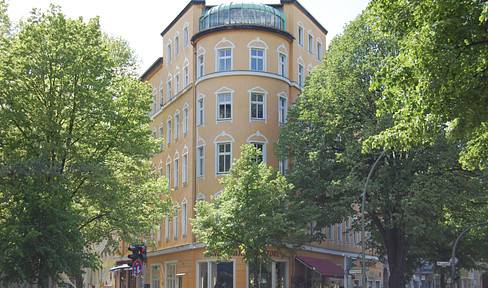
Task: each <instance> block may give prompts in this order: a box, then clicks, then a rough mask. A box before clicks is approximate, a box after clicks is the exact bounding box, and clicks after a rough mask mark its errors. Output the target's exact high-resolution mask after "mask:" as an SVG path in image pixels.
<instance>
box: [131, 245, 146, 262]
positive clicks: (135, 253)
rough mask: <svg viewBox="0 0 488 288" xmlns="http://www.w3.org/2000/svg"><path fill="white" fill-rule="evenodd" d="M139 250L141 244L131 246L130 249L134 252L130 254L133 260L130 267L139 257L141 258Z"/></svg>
mask: <svg viewBox="0 0 488 288" xmlns="http://www.w3.org/2000/svg"><path fill="white" fill-rule="evenodd" d="M144 247H145V246H144ZM139 250H140V246H139V245H132V246H129V251H131V252H132V254H130V255H129V258H130V259H131V260H132V261H131V262H129V263H128V264H129V266H130V267H132V265H133V264H134V262H135V261H136V260H137V259H139ZM144 250H145V249H144Z"/></svg>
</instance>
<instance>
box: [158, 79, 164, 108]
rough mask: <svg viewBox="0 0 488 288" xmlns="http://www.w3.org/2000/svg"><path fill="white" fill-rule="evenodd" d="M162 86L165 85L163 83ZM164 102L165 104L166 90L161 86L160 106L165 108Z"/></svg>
mask: <svg viewBox="0 0 488 288" xmlns="http://www.w3.org/2000/svg"><path fill="white" fill-rule="evenodd" d="M161 85H163V83H161ZM163 102H164V89H163V87H162V86H161V88H159V106H163Z"/></svg>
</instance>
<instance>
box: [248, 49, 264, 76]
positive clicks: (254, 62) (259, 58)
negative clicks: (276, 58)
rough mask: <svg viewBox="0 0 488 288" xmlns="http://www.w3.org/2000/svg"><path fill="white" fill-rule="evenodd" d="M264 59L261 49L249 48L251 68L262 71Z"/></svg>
mask: <svg viewBox="0 0 488 288" xmlns="http://www.w3.org/2000/svg"><path fill="white" fill-rule="evenodd" d="M264 60H265V59H264V50H263V49H256V48H252V49H251V70H253V71H264Z"/></svg>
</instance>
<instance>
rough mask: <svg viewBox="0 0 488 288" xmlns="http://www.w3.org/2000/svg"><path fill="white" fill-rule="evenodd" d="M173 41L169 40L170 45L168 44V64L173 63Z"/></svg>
mask: <svg viewBox="0 0 488 288" xmlns="http://www.w3.org/2000/svg"><path fill="white" fill-rule="evenodd" d="M171 44H172V42H171V40H169V42H168V44H166V57H167V58H168V63H171V56H172V55H171V54H172V51H171V50H172V47H171Z"/></svg>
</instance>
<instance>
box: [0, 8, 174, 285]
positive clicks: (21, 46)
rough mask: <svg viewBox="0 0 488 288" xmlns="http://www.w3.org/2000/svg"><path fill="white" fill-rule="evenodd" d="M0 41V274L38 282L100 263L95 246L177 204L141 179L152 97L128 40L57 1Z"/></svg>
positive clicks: (113, 241)
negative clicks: (68, 12) (73, 15)
mask: <svg viewBox="0 0 488 288" xmlns="http://www.w3.org/2000/svg"><path fill="white" fill-rule="evenodd" d="M1 43H2V45H1V48H2V51H0V54H1V55H2V57H1V58H0V66H1V67H2V69H1V71H0V127H1V128H0V249H1V250H2V251H9V252H8V253H7V254H6V255H4V257H0V271H2V272H3V273H0V274H2V276H3V277H4V278H3V280H5V281H7V282H27V283H32V282H33V281H38V283H39V284H40V285H41V286H43V285H47V279H49V278H51V279H54V280H56V279H57V277H58V275H59V274H60V273H62V272H66V273H67V274H69V275H73V274H76V273H79V270H80V267H81V266H82V265H85V266H88V267H94V266H96V265H97V263H98V262H97V259H98V258H97V256H96V255H95V254H93V252H91V251H90V249H89V248H90V247H91V245H92V244H97V243H100V242H101V241H102V240H104V239H105V240H108V245H107V247H106V249H107V250H110V251H113V250H114V249H116V248H117V243H118V238H119V237H122V238H123V239H130V238H131V237H132V236H131V235H137V234H139V235H140V234H142V233H147V232H149V231H150V230H151V229H152V228H153V227H155V226H156V225H157V223H161V222H162V220H163V219H164V217H165V215H166V214H168V211H169V210H170V207H171V206H172V204H171V201H170V199H167V197H166V196H163V195H168V193H169V191H168V189H167V185H165V183H164V181H163V180H155V179H153V178H149V177H148V175H149V169H150V165H149V159H150V157H151V155H152V153H156V152H157V151H158V143H156V142H155V141H154V140H151V137H150V131H149V129H148V125H147V124H148V122H149V121H150V119H149V118H148V117H146V116H145V115H146V113H147V111H148V110H149V108H150V101H151V95H150V91H149V89H148V87H147V86H146V84H144V83H142V82H140V80H139V78H138V77H137V75H136V66H135V65H136V61H135V58H134V57H133V55H132V52H131V50H130V48H129V46H128V45H127V42H125V41H123V40H121V39H114V38H109V37H106V36H104V35H103V34H102V32H101V31H100V26H99V23H98V19H91V20H89V21H88V22H87V23H84V22H83V21H82V19H78V20H72V19H67V18H66V17H65V16H64V15H63V14H62V13H61V12H60V9H59V8H58V7H54V6H52V7H51V9H50V10H49V11H48V12H47V13H45V14H44V13H40V12H39V11H36V12H34V13H33V15H32V16H31V18H29V19H28V20H27V21H26V22H21V23H19V26H18V28H17V29H16V30H15V31H14V32H12V33H10V34H9V33H7V34H4V37H2V39H1ZM162 197H164V198H165V199H166V200H161V198H162Z"/></svg>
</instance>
